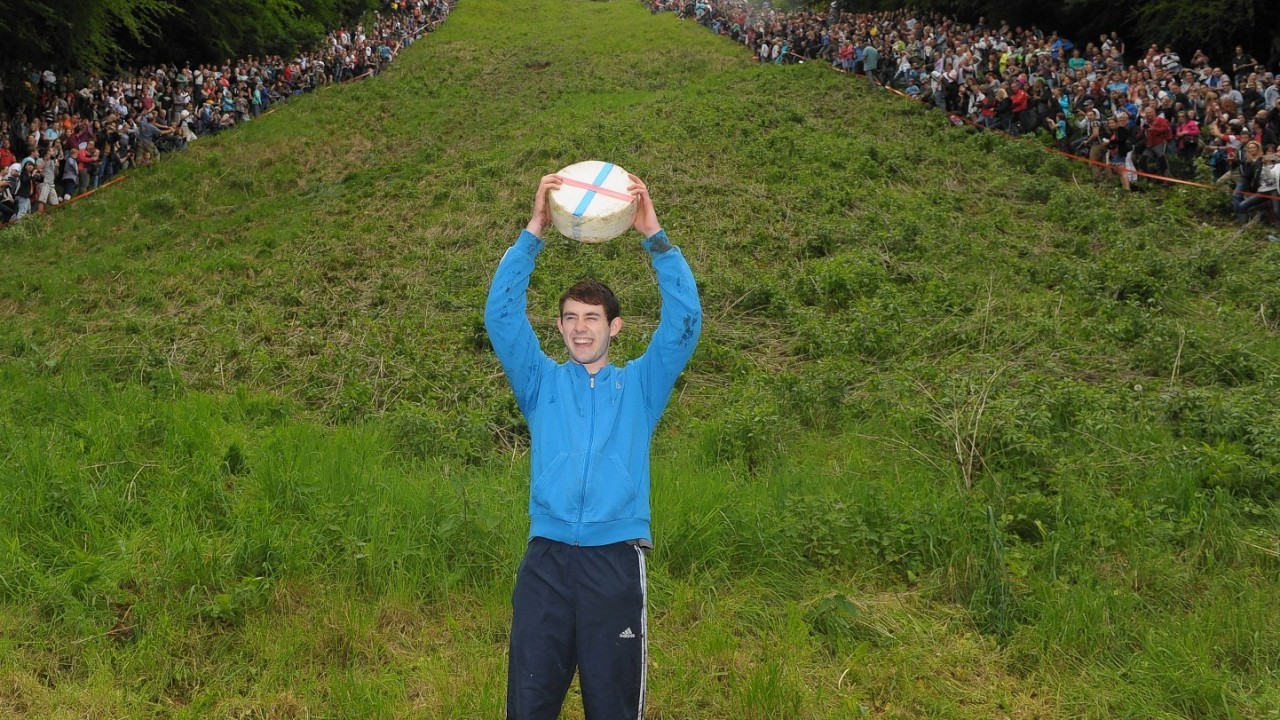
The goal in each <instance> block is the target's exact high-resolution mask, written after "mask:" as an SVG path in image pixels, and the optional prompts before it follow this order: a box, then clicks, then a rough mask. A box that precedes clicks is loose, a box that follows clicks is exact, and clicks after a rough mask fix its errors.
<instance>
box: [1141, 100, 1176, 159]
mask: <svg viewBox="0 0 1280 720" xmlns="http://www.w3.org/2000/svg"><path fill="white" fill-rule="evenodd" d="M1142 118H1143V123H1142V126H1143V133H1144V135H1143V139H1144V140H1145V142H1144V145H1145V148H1144V149H1143V151H1142V155H1141V156H1140V157H1139V158H1138V160H1139V164H1140V165H1141V166H1142V169H1143V170H1144V171H1146V172H1156V173H1159V174H1162V175H1163V174H1164V173H1165V171H1166V170H1167V168H1168V167H1169V163H1168V159H1167V158H1166V155H1168V152H1169V143H1170V142H1172V141H1173V127H1172V126H1170V125H1169V121H1168V120H1165V119H1164V117H1163V116H1162V115H1160V114H1158V113H1157V112H1156V109H1155V108H1154V107H1152V106H1150V105H1148V106H1147V108H1146V109H1145V110H1143V111H1142Z"/></svg>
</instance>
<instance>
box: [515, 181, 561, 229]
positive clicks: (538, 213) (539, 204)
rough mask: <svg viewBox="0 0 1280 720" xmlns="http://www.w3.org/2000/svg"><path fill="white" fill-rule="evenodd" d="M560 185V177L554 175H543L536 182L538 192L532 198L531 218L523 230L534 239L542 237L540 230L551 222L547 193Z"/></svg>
mask: <svg viewBox="0 0 1280 720" xmlns="http://www.w3.org/2000/svg"><path fill="white" fill-rule="evenodd" d="M560 184H561V183H560V176H559V175H556V174H555V173H552V174H550V175H543V176H542V180H540V181H539V182H538V192H537V194H536V195H534V196H533V217H531V218H530V219H529V224H528V225H526V226H525V228H524V229H525V230H528V231H529V232H530V233H531V234H532V235H533V236H534V237H536V238H541V237H542V229H543V228H545V227H546V226H547V223H549V222H551V203H550V202H549V201H548V199H547V193H549V192H551V191H552V190H557V189H559V188H560Z"/></svg>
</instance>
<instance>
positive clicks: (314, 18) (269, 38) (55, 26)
mask: <svg viewBox="0 0 1280 720" xmlns="http://www.w3.org/2000/svg"><path fill="white" fill-rule="evenodd" d="M378 4H379V2H378V0H217V1H216V2H211V1H210V0H43V1H37V0H8V2H6V3H5V5H6V6H7V7H5V8H4V9H0V24H2V25H0V26H2V27H3V28H4V29H3V32H2V35H0V36H2V37H3V41H4V44H5V45H6V46H7V48H8V52H6V53H5V55H6V56H7V58H8V62H6V63H4V64H3V68H2V69H0V79H2V80H3V82H4V90H5V95H6V96H7V97H6V99H7V100H10V101H12V100H15V99H20V98H21V96H22V95H23V94H25V93H29V92H30V89H29V88H27V87H26V85H25V81H26V80H27V79H28V77H29V75H30V73H31V72H32V71H33V70H34V71H40V70H46V69H48V70H53V71H54V72H55V73H57V74H58V75H60V76H61V75H65V74H72V75H76V74H86V73H90V72H104V71H113V70H119V69H122V68H125V67H137V66H141V65H146V64H153V63H158V62H174V63H181V62H185V61H191V62H193V63H200V62H215V61H218V62H221V61H223V60H226V59H227V58H239V57H245V56H247V55H269V54H287V53H292V52H294V51H296V50H297V49H299V48H301V47H305V46H309V45H312V44H314V43H316V42H318V41H319V40H320V39H321V38H322V37H324V34H325V33H326V32H327V31H328V30H330V29H333V28H336V27H338V26H339V25H340V24H342V23H344V22H347V21H350V20H351V19H353V18H356V17H359V16H360V15H362V14H363V13H365V12H367V11H369V10H371V9H373V8H374V7H376V6H377V5H378Z"/></svg>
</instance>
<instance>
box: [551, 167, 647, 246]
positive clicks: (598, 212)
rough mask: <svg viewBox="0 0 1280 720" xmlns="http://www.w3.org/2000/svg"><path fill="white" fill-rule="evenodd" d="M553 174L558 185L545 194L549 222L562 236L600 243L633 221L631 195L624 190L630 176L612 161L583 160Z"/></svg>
mask: <svg viewBox="0 0 1280 720" xmlns="http://www.w3.org/2000/svg"><path fill="white" fill-rule="evenodd" d="M557 175H559V176H560V179H561V181H562V184H561V186H560V187H559V188H558V189H556V190H552V191H551V192H550V193H548V199H549V200H550V201H551V221H552V222H553V223H555V226H556V229H557V230H559V231H560V233H561V234H563V235H564V236H565V237H570V238H573V239H574V240H577V241H579V242H585V243H600V242H604V241H606V240H611V239H613V238H616V237H618V236H619V235H621V234H622V233H624V232H626V231H627V230H628V229H629V228H630V227H631V223H633V222H635V218H636V208H637V207H638V205H637V203H636V200H635V198H633V197H631V194H630V193H628V192H627V186H628V185H630V184H631V179H630V178H628V177H627V171H626V170H623V169H622V168H620V167H618V166H617V165H614V164H613V163H606V162H600V161H599V160H587V161H585V162H580V163H574V164H573V165H570V166H569V167H567V168H564V169H563V170H561V171H560V172H559V173H557Z"/></svg>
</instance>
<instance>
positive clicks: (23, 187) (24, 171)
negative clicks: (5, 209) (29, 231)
mask: <svg viewBox="0 0 1280 720" xmlns="http://www.w3.org/2000/svg"><path fill="white" fill-rule="evenodd" d="M35 169H36V161H35V160H34V159H33V158H25V159H23V161H22V163H21V165H20V166H19V170H18V185H17V187H15V188H14V191H13V195H14V198H15V199H16V201H17V202H16V204H17V212H16V213H15V214H14V216H13V220H14V222H17V221H19V220H21V219H22V218H23V217H25V216H27V215H29V214H31V199H32V198H33V197H35V194H36V193H35Z"/></svg>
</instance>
